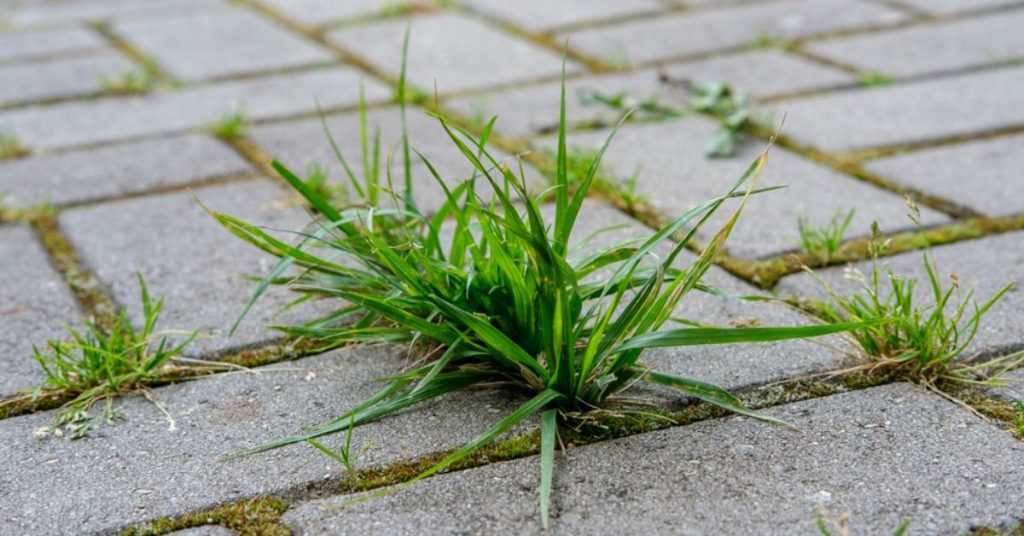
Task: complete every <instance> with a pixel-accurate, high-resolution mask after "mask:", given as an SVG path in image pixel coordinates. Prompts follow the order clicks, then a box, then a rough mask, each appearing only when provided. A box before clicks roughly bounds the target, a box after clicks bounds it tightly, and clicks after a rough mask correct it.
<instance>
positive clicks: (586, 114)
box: [444, 69, 678, 136]
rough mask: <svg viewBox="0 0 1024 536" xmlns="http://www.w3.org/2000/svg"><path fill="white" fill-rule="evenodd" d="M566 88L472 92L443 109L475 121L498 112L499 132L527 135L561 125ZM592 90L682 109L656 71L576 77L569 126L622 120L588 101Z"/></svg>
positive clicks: (569, 95) (569, 90)
mask: <svg viewBox="0 0 1024 536" xmlns="http://www.w3.org/2000/svg"><path fill="white" fill-rule="evenodd" d="M561 86H562V83H561V82H560V81H557V82H547V83H542V84H537V85H531V86H528V87H515V88H510V89H505V90H501V91H495V92H492V93H483V94H476V95H467V96H465V97H459V98H455V99H451V100H447V101H445V103H444V107H445V108H446V109H449V110H452V111H453V112H456V113H458V114H460V115H462V116H463V117H465V118H467V119H470V120H476V121H487V120H489V119H490V118H491V117H492V116H494V115H497V116H498V122H497V123H495V126H494V128H495V132H498V133H500V134H502V135H505V136H528V135H530V134H535V133H538V132H541V131H551V130H553V129H556V128H557V127H558V117H559V109H560V103H561ZM593 92H599V93H601V94H603V95H607V96H614V95H617V94H619V93H623V92H624V93H626V94H628V95H629V96H630V97H633V98H636V99H638V100H647V99H652V98H654V99H657V100H658V102H659V103H662V104H665V105H669V106H676V107H678V102H677V97H676V95H674V94H673V93H672V92H671V90H670V89H669V88H666V87H665V86H663V85H662V84H661V83H660V82H659V81H658V73H657V71H655V70H653V69H645V70H642V71H636V72H632V73H618V74H605V75H597V76H588V77H586V78H574V79H570V80H566V84H565V95H566V111H565V113H566V119H567V120H568V122H569V123H570V124H580V123H604V124H608V123H611V124H614V123H615V122H616V121H618V119H619V117H620V116H621V115H622V112H621V111H619V110H616V109H612V108H610V107H607V106H604V105H601V104H598V103H593V104H587V101H588V100H587V95H588V94H592V93H593Z"/></svg>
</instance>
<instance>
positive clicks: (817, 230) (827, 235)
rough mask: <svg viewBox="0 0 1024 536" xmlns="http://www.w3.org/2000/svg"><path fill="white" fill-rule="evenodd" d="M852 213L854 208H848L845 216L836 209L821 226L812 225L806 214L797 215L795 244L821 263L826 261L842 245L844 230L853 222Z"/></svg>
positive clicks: (844, 235)
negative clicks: (797, 235) (825, 223)
mask: <svg viewBox="0 0 1024 536" xmlns="http://www.w3.org/2000/svg"><path fill="white" fill-rule="evenodd" d="M853 215H854V209H850V211H849V212H847V213H846V216H843V215H842V214H841V213H840V212H839V211H836V213H835V214H833V215H832V217H831V218H830V219H829V221H828V224H827V225H825V226H823V227H812V226H811V225H810V223H808V221H807V217H806V216H801V217H799V218H798V219H797V221H796V227H797V233H798V234H799V240H798V242H797V244H798V245H799V246H800V249H802V250H804V251H805V252H807V253H808V254H810V255H812V256H814V257H816V258H817V259H818V260H819V262H821V263H822V264H825V263H828V262H829V261H830V260H831V259H832V256H833V255H835V254H836V252H838V251H839V248H840V247H842V245H843V239H844V238H845V237H846V231H847V230H848V229H849V228H850V223H851V222H853Z"/></svg>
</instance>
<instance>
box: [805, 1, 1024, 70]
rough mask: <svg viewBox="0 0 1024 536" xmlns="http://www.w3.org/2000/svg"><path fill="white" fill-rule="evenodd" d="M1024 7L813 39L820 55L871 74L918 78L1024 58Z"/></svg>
mask: <svg viewBox="0 0 1024 536" xmlns="http://www.w3.org/2000/svg"><path fill="white" fill-rule="evenodd" d="M1021 24H1024V11H1016V12H1009V13H996V14H992V15H987V16H983V17H975V18H969V19H963V20H957V21H953V22H948V23H939V24H928V25H923V26H913V27H910V28H901V29H897V30H892V31H888V32H879V33H873V34H870V35H863V36H852V37H844V38H839V39H830V40H827V41H822V42H818V43H810V44H808V45H806V46H807V49H808V50H810V51H811V52H814V53H815V54H817V55H819V56H823V57H825V58H828V59H831V60H835V61H837V62H840V63H842V64H845V65H852V66H854V67H856V68H858V69H861V70H863V71H867V72H878V73H884V74H886V75H892V76H914V75H923V74H929V73H936V72H942V71H952V70H957V69H964V68H968V67H977V66H982V65H988V64H994V63H999V62H1006V61H1012V60H1016V59H1019V58H1020V57H1021V56H1024V35H1021V32H1019V31H1017V30H1018V29H1019V28H1020V26H1021Z"/></svg>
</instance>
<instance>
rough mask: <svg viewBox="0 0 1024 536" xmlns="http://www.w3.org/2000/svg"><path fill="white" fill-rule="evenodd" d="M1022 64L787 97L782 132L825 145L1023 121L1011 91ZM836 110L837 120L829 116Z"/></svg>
mask: <svg viewBox="0 0 1024 536" xmlns="http://www.w3.org/2000/svg"><path fill="white" fill-rule="evenodd" d="M1022 82H1024V68H1021V67H1015V68H1009V69H999V70H994V71H986V72H981V73H976V74H970V75H963V76H959V77H956V78H947V79H942V80H931V81H920V82H913V83H909V84H900V85H895V86H886V87H876V88H866V89H862V90H858V91H850V92H845V93H835V94H830V95H821V96H815V97H808V98H804V99H800V100H795V101H787V102H786V103H785V104H784V105H778V107H777V110H778V111H779V112H781V111H785V112H787V118H786V132H785V133H786V135H787V136H790V137H792V138H796V139H797V140H798V141H800V142H802V143H805V144H808V145H813V146H815V147H817V148H819V149H822V150H825V151H852V150H858V149H868V148H872V147H883V146H886V145H894V144H901V143H915V142H925V141H929V140H935V139H941V138H948V137H952V136H963V135H969V134H973V133H978V132H983V131H989V130H996V129H999V128H1006V127H1011V126H1015V125H1020V124H1022V123H1024V109H1022V108H1021V107H1020V106H1017V100H1016V98H1015V91H1016V89H1015V88H1017V87H1019V86H1020V84H1021V83H1022ZM840 110H841V111H842V114H843V115H842V121H831V120H826V118H829V117H834V116H835V114H836V113H838V111H840Z"/></svg>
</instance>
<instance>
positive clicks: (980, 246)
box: [776, 231, 1024, 354]
mask: <svg viewBox="0 0 1024 536" xmlns="http://www.w3.org/2000/svg"><path fill="white" fill-rule="evenodd" d="M921 255H922V254H921V253H920V252H910V253H903V254H901V255H896V256H893V257H890V258H885V259H882V260H880V261H879V264H880V266H882V267H885V266H891V267H892V269H893V270H894V271H895V273H896V275H898V276H901V277H914V278H916V279H917V287H916V289H915V291H916V293H915V296H916V298H917V299H918V300H920V301H919V303H921V304H922V305H928V304H932V303H934V300H932V299H931V298H930V296H931V291H930V290H929V287H928V282H927V281H928V279H927V274H926V273H925V268H924V261H923V260H922V258H921ZM929 255H931V256H933V257H934V259H935V262H936V264H937V268H936V273H937V274H938V275H939V277H940V278H941V280H942V283H943V288H949V285H950V284H951V283H950V280H949V277H948V276H949V274H956V277H957V278H958V280H959V282H960V288H961V293H960V296H961V297H963V296H965V293H966V292H967V291H968V290H970V289H974V297H975V298H976V299H977V300H978V301H979V302H982V303H984V302H985V301H987V300H988V299H989V297H990V296H992V295H993V294H995V293H996V292H997V291H998V290H999V289H1001V288H1002V287H1003V286H1005V285H1006V284H1008V283H1013V284H1014V285H1015V286H1014V288H1013V289H1011V290H1010V291H1009V292H1008V293H1006V295H1004V296H1003V298H1002V299H1001V300H999V301H998V302H996V304H995V305H994V306H993V307H992V309H990V310H989V311H988V313H987V314H986V315H985V316H984V317H982V322H981V326H980V328H979V329H978V335H977V338H976V339H975V341H974V344H973V345H972V346H971V348H969V349H968V351H967V353H968V354H970V353H973V352H976V351H981V350H999V349H1017V348H1024V321H1022V318H1024V317H1022V315H1021V311H1024V289H1022V288H1021V287H1022V285H1024V232H1020V231H1017V232H1012V233H1006V234H1003V235H996V236H991V237H987V238H980V239H977V240H969V241H965V242H960V243H956V244H951V245H946V246H938V247H935V248H932V250H931V251H930V252H929ZM849 268H854V269H856V270H858V271H860V272H861V273H862V274H869V273H870V270H871V264H870V263H869V262H861V263H856V264H854V265H852V267H835V268H829V269H823V270H816V274H817V276H818V277H819V278H821V279H822V280H823V281H825V282H827V283H828V284H829V285H831V286H832V287H833V288H835V289H836V290H837V291H839V292H844V293H847V292H848V293H852V292H858V291H859V290H860V289H861V286H860V283H858V282H857V281H854V280H852V279H850V278H848V277H845V272H847V271H848V269H849ZM882 288H883V290H885V291H888V289H889V286H888V285H883V287H882ZM776 291H777V293H778V294H779V295H780V296H807V297H815V298H823V297H824V292H823V291H822V288H821V285H819V284H818V282H817V281H815V280H814V278H812V277H811V276H810V275H808V274H797V275H793V276H789V277H786V278H784V279H783V280H782V281H781V282H779V286H778V287H777V288H776ZM885 295H888V292H886V294H885ZM958 299H959V298H958V297H957V295H956V294H954V298H953V300H958ZM951 307H952V306H951ZM968 314H969V313H968Z"/></svg>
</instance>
